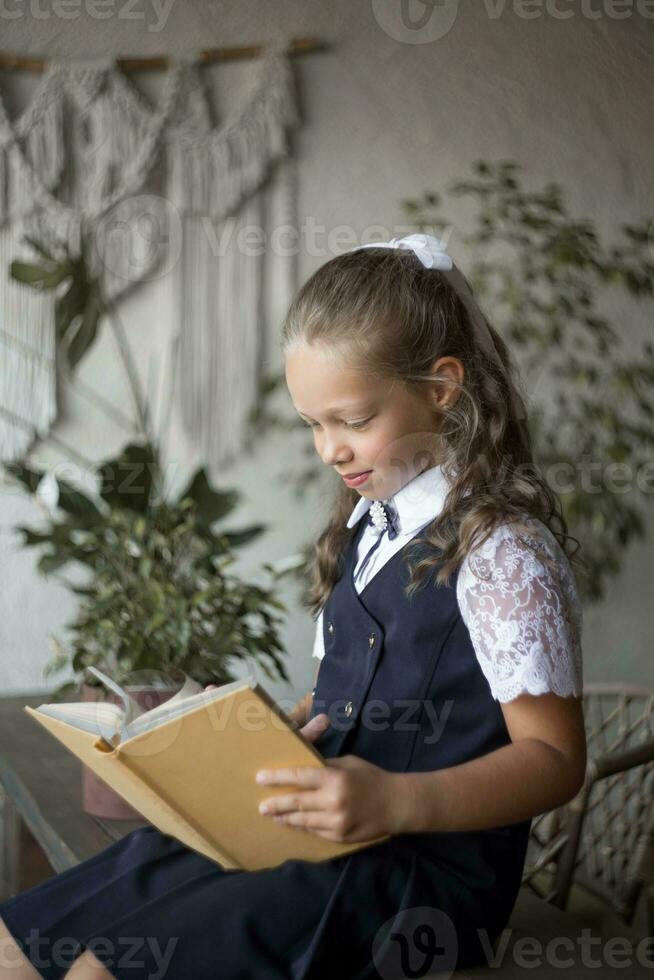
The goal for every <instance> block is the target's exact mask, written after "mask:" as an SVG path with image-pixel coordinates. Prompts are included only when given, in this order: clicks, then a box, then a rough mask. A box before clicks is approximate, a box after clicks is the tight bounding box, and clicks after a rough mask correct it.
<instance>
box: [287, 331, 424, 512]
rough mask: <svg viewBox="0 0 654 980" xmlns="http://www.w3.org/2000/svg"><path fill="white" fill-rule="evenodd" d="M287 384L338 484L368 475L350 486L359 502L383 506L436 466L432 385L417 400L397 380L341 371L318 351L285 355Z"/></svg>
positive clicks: (313, 348)
mask: <svg viewBox="0 0 654 980" xmlns="http://www.w3.org/2000/svg"><path fill="white" fill-rule="evenodd" d="M286 384H287V386H288V390H289V393H290V396H291V400H292V401H293V404H294V406H295V409H296V411H297V412H298V414H299V415H300V416H301V417H302V419H303V420H304V422H305V424H306V425H308V426H310V427H311V428H312V430H313V438H314V444H315V447H316V452H317V453H318V455H319V456H320V458H321V459H322V461H323V463H325V465H326V466H331V467H333V468H334V469H335V470H336V472H337V473H338V474H339V476H343V475H346V476H347V475H350V474H358V473H364V472H366V471H369V472H368V476H367V478H366V479H365V480H364V481H363V482H362V483H358V484H357V485H356V486H355V489H356V490H357V492H358V493H359V494H361V496H362V497H368V498H369V499H371V500H386V499H387V498H389V497H391V496H392V495H393V494H394V493H396V492H397V491H398V490H399V489H400V488H401V487H403V486H404V485H405V483H408V482H409V481H410V480H412V479H413V477H414V476H417V475H418V473H421V472H422V471H423V470H426V469H428V468H429V467H431V466H435V465H436V463H437V462H438V455H437V450H438V436H437V429H438V425H439V422H438V415H437V412H436V411H435V408H434V403H433V401H430V400H429V398H428V394H427V393H428V391H429V389H431V387H432V386H431V385H425V393H421V394H418V392H419V391H421V389H417V390H413V391H411V390H410V389H409V388H408V387H407V386H406V385H405V384H404V383H403V382H402V381H400V380H396V381H389V380H388V379H384V380H381V381H380V380H377V379H375V378H373V377H372V376H370V375H366V374H365V373H362V372H361V371H359V370H355V369H354V368H348V367H344V366H343V363H342V359H341V360H340V361H337V359H336V358H334V357H333V356H332V354H330V352H329V350H328V349H327V348H326V347H324V346H323V345H320V344H313V345H308V344H302V345H299V346H297V347H295V348H293V349H292V350H291V351H289V352H288V353H287V355H286ZM352 485H353V484H351V483H348V486H352Z"/></svg>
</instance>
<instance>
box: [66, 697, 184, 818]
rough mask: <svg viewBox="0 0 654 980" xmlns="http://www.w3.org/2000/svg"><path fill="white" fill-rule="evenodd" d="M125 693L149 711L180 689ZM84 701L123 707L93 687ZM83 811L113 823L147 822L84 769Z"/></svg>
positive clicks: (101, 781) (118, 699)
mask: <svg viewBox="0 0 654 980" xmlns="http://www.w3.org/2000/svg"><path fill="white" fill-rule="evenodd" d="M125 690H126V691H127V692H128V693H129V694H130V695H131V697H133V698H134V700H135V701H136V702H137V703H138V704H139V706H140V707H142V708H144V709H145V710H146V711H149V710H150V708H156V707H157V705H159V704H163V703H164V701H168V699H169V698H171V697H172V696H173V695H174V694H177V692H178V691H179V687H168V688H162V687H148V686H146V685H139V686H136V687H126V688H125ZM82 700H83V701H110V702H112V703H113V704H120V703H121V701H120V698H119V697H118V696H117V695H115V694H114V693H113V692H112V691H104V690H103V689H101V688H99V687H93V686H92V685H91V684H84V685H83V686H82ZM82 809H83V810H84V812H85V813H89V814H91V816H94V817H107V818H108V819H110V820H143V815H142V814H141V813H139V812H138V810H135V809H134V807H133V806H130V804H129V803H127V802H126V801H125V800H124V799H123V798H122V796H119V794H118V793H116V791H115V790H113V789H112V788H111V787H110V786H107V784H106V783H105V782H103V780H102V779H100V777H99V776H96V774H95V773H94V772H93V770H92V769H89V768H88V766H84V765H83V766H82Z"/></svg>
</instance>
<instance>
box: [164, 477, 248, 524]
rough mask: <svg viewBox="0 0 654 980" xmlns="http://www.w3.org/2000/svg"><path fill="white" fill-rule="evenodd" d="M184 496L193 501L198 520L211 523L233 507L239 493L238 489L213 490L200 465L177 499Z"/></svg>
mask: <svg viewBox="0 0 654 980" xmlns="http://www.w3.org/2000/svg"><path fill="white" fill-rule="evenodd" d="M186 497H189V498H190V499H191V500H193V501H194V502H195V504H196V506H197V510H198V517H199V519H200V521H201V522H202V523H204V524H206V525H211V524H213V523H214V522H215V521H219V520H221V519H222V518H223V517H225V516H226V515H227V514H229V512H230V511H231V510H233V509H234V507H235V506H236V504H237V503H238V501H239V500H240V498H241V494H240V493H239V491H238V490H214V488H213V487H212V486H211V485H210V484H209V481H208V479H207V474H206V472H205V470H204V467H201V468H200V469H199V470H197V472H196V474H195V476H194V477H193V479H192V480H191V482H190V483H189V485H188V486H187V488H186V490H184V491H183V493H181V494H180V496H179V500H180V501H181V500H184V499H185V498H186Z"/></svg>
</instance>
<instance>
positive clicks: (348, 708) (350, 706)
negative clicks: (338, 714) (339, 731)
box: [345, 701, 354, 718]
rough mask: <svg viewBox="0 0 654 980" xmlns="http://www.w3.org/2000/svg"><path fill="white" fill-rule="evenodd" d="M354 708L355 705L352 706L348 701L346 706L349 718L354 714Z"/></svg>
mask: <svg viewBox="0 0 654 980" xmlns="http://www.w3.org/2000/svg"><path fill="white" fill-rule="evenodd" d="M353 707H354V705H353V704H352V702H351V701H348V702H347V704H346V705H345V714H346V715H347V716H348V718H349V717H350V715H351V714H352V709H353Z"/></svg>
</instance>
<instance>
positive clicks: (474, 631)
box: [0, 466, 582, 980]
mask: <svg viewBox="0 0 654 980" xmlns="http://www.w3.org/2000/svg"><path fill="white" fill-rule="evenodd" d="M446 492H447V484H446V481H445V479H444V475H443V473H442V470H441V468H440V467H438V466H436V467H433V468H431V469H429V470H426V471H424V472H423V473H421V474H420V475H419V476H418V477H416V478H415V479H413V480H412V481H410V482H409V483H408V484H406V485H405V486H404V487H403V488H402V489H401V490H399V491H398V493H396V494H395V495H394V497H393V498H391V499H390V500H389V501H386V502H384V506H383V507H381V508H380V506H379V505H377V504H375V505H373V509H372V514H373V515H374V517H371V513H369V511H370V509H371V502H370V501H369V500H367V499H365V498H361V499H360V500H359V501H358V502H357V504H356V506H355V507H354V510H353V511H352V514H351V515H350V518H349V520H348V526H349V527H351V528H355V531H354V534H353V536H352V538H351V539H350V541H349V543H348V546H347V547H346V549H345V551H344V553H343V555H342V556H341V576H340V578H339V580H338V581H337V583H336V584H335V586H334V588H333V589H332V592H331V594H330V596H329V598H328V600H327V602H326V604H325V606H324V608H323V610H322V612H321V614H320V616H319V618H318V621H317V632H316V639H315V645H314V655H315V656H317V657H320V659H321V660H322V664H321V668H320V672H319V676H318V681H317V684H316V687H315V689H314V692H313V693H314V699H313V707H312V716H315V715H316V714H319V713H321V712H326V713H327V714H328V715H329V716H330V719H331V722H332V724H331V727H330V728H329V729H327V731H326V732H325V733H324V734H323V735H322V736H321V738H320V739H319V740H318V741H317V742H316V743H315V744H316V747H317V748H318V749H319V750H320V751H321V752H322V754H323V755H324V756H325V757H327V758H334V757H336V756H341V755H344V754H350V753H351V754H354V755H357V756H360V757H362V758H364V759H367V760H369V761H370V762H372V763H374V764H376V765H378V766H381V767H383V768H384V769H387V770H390V771H393V772H424V771H431V770H436V769H439V768H442V767H446V766H456V765H458V764H460V763H463V762H466V761H467V760H469V759H473V758H476V757H478V756H481V755H485V754H486V753H488V752H492V751H494V750H495V749H497V748H500V747H501V746H503V745H506V744H508V743H509V742H510V737H509V734H508V731H507V728H506V725H505V722H504V718H503V714H502V710H501V707H500V701H506V700H510V699H512V698H514V697H517V696H518V694H520V693H522V692H523V691H529V692H531V693H542V692H544V691H547V690H553V691H556V692H557V693H559V694H562V695H566V694H577V695H580V694H581V690H582V662H581V645H580V640H581V625H582V623H581V609H580V604H579V600H578V596H577V593H576V589H575V583H574V579H573V576H572V572H571V570H570V567H569V564H568V562H567V558H566V557H565V555H564V554H563V552H562V550H561V549H560V546H559V545H558V543H557V541H556V539H555V538H554V536H553V535H552V534H551V532H550V531H549V529H547V528H546V527H545V526H544V525H542V524H541V523H540V522H539V521H537V520H534V519H531V518H529V521H530V527H531V528H533V537H529V543H530V544H531V545H532V547H533V549H534V552H535V554H533V553H532V551H531V550H529V548H527V547H525V544H524V543H523V541H520V540H519V539H518V537H517V535H516V533H515V532H513V531H512V530H511V529H510V527H509V526H508V525H507V526H502V527H501V528H498V529H496V530H495V531H494V532H493V535H492V536H491V538H490V539H489V540H488V541H487V542H486V543H485V545H484V546H482V547H481V548H479V549H478V550H477V551H476V552H473V554H472V555H469V556H467V558H466V560H465V561H464V562H463V563H462V564H461V566H460V568H459V570H458V571H457V573H455V575H454V576H453V578H452V580H451V582H450V584H449V585H448V586H447V587H443V586H439V587H435V585H434V582H433V578H430V580H429V582H428V583H427V585H425V586H424V587H423V588H421V589H419V591H418V592H417V593H415V594H414V596H413V597H412V598H411V599H410V600H409V599H407V598H406V596H405V593H404V586H405V585H406V584H407V583H408V581H409V573H408V569H407V567H406V561H405V560H404V559H405V558H406V556H407V554H408V553H409V547H408V546H409V544H410V546H411V554H412V560H415V550H414V549H417V551H418V552H419V553H422V549H424V548H425V547H426V546H425V542H424V537H423V536H421V531H423V530H425V529H426V527H427V526H428V524H429V523H430V522H431V521H432V520H433V519H434V517H436V516H437V515H438V513H439V512H440V510H441V509H442V507H443V502H444V499H445V495H446ZM371 520H372V523H371ZM382 525H385V526H384V527H382ZM542 549H544V550H545V551H546V552H547V553H548V554H550V555H552V556H554V557H555V559H556V561H557V571H556V572H554V573H553V572H551V571H550V570H549V569H548V568H547V566H545V565H544V564H542V563H541V562H540V561H539V560H538V557H537V556H538V554H539V553H540V552H541V550H542ZM432 553H433V552H432ZM497 791H498V793H501V792H502V787H501V786H498V788H497ZM529 828H530V821H529V820H524V821H520V822H518V823H514V824H510V825H507V826H503V827H496V828H491V829H488V830H483V831H474V832H455V833H442V832H432V833H420V834H399V835H395V836H393V837H391V838H390V840H388V841H384V842H382V843H380V844H377V845H374V846H372V847H369V848H366V849H363V850H360V851H357V852H355V853H353V854H349V855H346V856H344V857H341V858H336V859H332V860H329V861H323V862H318V863H312V862H306V861H286V862H284V864H282V865H280V866H279V867H277V868H270V869H264V870H262V871H255V872H246V871H236V870H230V871H226V870H224V869H222V868H220V867H219V866H218V865H216V864H214V863H213V862H211V861H209V860H208V859H207V858H205V857H203V856H202V855H199V854H197V853H196V852H194V851H191V850H190V849H188V848H186V847H185V846H184V845H182V844H180V843H179V842H177V841H176V840H174V839H173V838H171V837H168V836H166V835H163V834H161V833H160V832H159V831H158V830H156V829H154V828H152V827H148V828H144V829H142V830H138V831H135V832H134V833H132V834H129V835H127V836H126V837H125V838H123V839H122V840H120V841H117V842H116V843H114V844H112V845H111V846H110V847H109V848H106V849H105V850H104V851H102V852H101V853H100V854H98V855H96V856H95V857H93V858H91V859H90V860H88V861H85V862H83V863H82V864H80V865H78V866H76V867H75V868H72V869H70V870H68V871H66V872H64V873H63V874H59V875H57V876H55V877H54V878H52V879H50V880H49V881H46V882H44V883H43V884H41V885H39V886H37V887H36V888H33V889H31V890H30V891H28V892H25V893H24V894H23V895H19V896H17V897H16V898H14V899H11V900H10V901H9V902H6V903H5V904H4V905H0V915H1V916H2V917H3V918H4V919H5V922H6V924H7V927H8V928H9V929H10V931H11V932H12V933H13V935H14V936H15V938H16V939H18V940H19V941H20V942H21V943H22V945H23V948H25V939H26V938H27V937H28V935H29V932H30V929H34V930H36V929H38V930H39V935H40V936H41V937H46V938H47V940H48V942H49V946H48V947H46V944H43V946H42V947H41V949H42V951H43V949H44V948H45V950H46V952H47V949H48V948H49V949H50V951H52V949H53V944H54V943H55V941H56V940H58V939H61V938H64V937H71V939H72V940H73V942H71V943H69V947H70V953H71V955H69V958H68V960H67V964H62V963H61V958H62V957H61V956H59V957H58V959H59V961H60V962H59V963H55V962H52V960H53V959H54V957H52V956H51V962H50V965H49V966H48V965H44V964H42V965H39V962H38V960H36V959H35V958H34V957H33V958H32V962H33V963H34V965H35V966H36V968H37V970H39V972H40V973H41V975H42V976H44V977H47V978H50V980H55V978H58V977H61V976H63V975H64V973H65V972H66V968H67V965H70V963H71V962H72V959H73V958H74V957H73V955H72V950H73V948H74V949H75V951H76V952H78V951H79V950H81V949H82V948H84V947H85V946H86V947H88V948H90V949H92V950H93V951H94V952H95V954H96V956H97V957H98V959H100V960H101V961H102V962H104V963H105V965H106V966H107V968H108V969H109V970H110V971H111V972H112V973H113V974H114V976H116V977H117V978H118V980H128V978H134V977H135V976H143V977H146V976H148V975H150V976H151V977H153V976H155V975H156V976H165V977H166V980H189V978H193V980H204V978H220V980H237V978H239V980H241V978H251V980H255V978H256V980H263V978H266V980H282V978H284V980H288V978H292V980H322V978H326V977H336V976H338V977H344V978H348V980H368V978H377V977H382V978H383V980H391V978H393V977H406V976H413V977H418V976H426V975H428V974H430V973H436V972H437V971H439V970H451V969H455V968H462V967H465V966H470V965H474V964H476V963H481V962H484V960H485V956H486V955H488V954H489V953H490V944H491V943H492V942H493V941H494V939H495V938H496V937H497V936H498V935H499V933H500V932H501V930H502V929H503V928H504V926H505V925H506V922H507V920H508V918H509V916H510V913H511V910H512V908H513V905H514V902H515V898H516V895H517V892H518V888H519V886H520V880H521V875H522V871H523V866H524V858H525V853H526V847H527V840H528V835H529ZM291 832H294V833H304V832H305V831H302V830H293V831H291ZM130 937H131V946H130V945H129V944H130ZM171 944H172V946H171ZM125 956H127V957H128V959H127V960H125ZM130 960H131V963H130ZM137 961H138V962H140V963H141V964H142V965H141V966H139V967H138V969H135V968H134V965H133V964H135V963H136V962H137Z"/></svg>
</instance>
